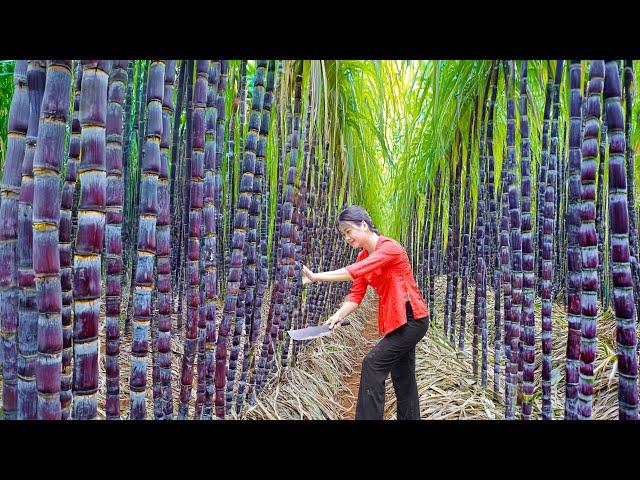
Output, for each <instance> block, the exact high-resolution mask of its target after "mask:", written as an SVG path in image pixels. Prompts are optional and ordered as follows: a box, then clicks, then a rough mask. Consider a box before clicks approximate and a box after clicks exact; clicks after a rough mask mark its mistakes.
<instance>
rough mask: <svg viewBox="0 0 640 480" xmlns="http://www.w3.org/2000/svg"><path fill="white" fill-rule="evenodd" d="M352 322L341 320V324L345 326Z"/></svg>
mask: <svg viewBox="0 0 640 480" xmlns="http://www.w3.org/2000/svg"><path fill="white" fill-rule="evenodd" d="M350 323H351V322H350V321H349V320H342V321H341V322H340V326H342V327H345V326H347V325H349V324H350Z"/></svg>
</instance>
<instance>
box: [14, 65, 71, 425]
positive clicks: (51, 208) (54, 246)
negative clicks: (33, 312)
mask: <svg viewBox="0 0 640 480" xmlns="http://www.w3.org/2000/svg"><path fill="white" fill-rule="evenodd" d="M70 93H71V60H49V61H48V62H47V80H46V84H45V88H44V94H43V97H42V110H41V115H40V125H39V127H38V139H37V142H36V153H35V156H34V158H33V176H34V180H33V181H34V190H33V269H34V271H35V276H36V299H37V305H38V333H37V339H38V363H37V365H36V387H37V389H38V419H39V420H60V419H61V418H62V410H61V405H60V382H61V378H60V377H61V373H62V288H61V285H60V253H59V247H58V241H59V232H58V225H59V221H60V203H59V199H60V178H59V175H60V167H61V165H62V157H63V151H64V133H65V129H66V125H67V116H68V114H69V102H70ZM7 166H8V165H5V171H6V168H7ZM52 199H55V201H52ZM2 204H3V206H4V201H3V203H2ZM3 218H5V217H4V216H3ZM2 305H3V307H4V306H5V302H2ZM5 379H6V377H5ZM5 381H6V380H5ZM5 398H6V397H5Z"/></svg>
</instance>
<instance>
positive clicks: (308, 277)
mask: <svg viewBox="0 0 640 480" xmlns="http://www.w3.org/2000/svg"><path fill="white" fill-rule="evenodd" d="M316 282H317V280H316V278H315V274H314V273H313V272H312V271H311V270H309V269H308V268H307V267H305V266H304V265H302V286H305V285H306V284H307V283H316Z"/></svg>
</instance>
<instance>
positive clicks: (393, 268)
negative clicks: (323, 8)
mask: <svg viewBox="0 0 640 480" xmlns="http://www.w3.org/2000/svg"><path fill="white" fill-rule="evenodd" d="M338 228H339V230H340V233H341V234H342V236H343V237H344V239H345V241H346V242H347V243H348V244H349V245H351V246H352V247H353V248H361V249H362V251H361V252H360V253H359V255H358V258H357V260H356V262H355V263H353V264H351V265H348V266H346V267H344V268H341V269H339V270H334V271H331V272H322V273H313V272H312V271H311V270H309V269H308V268H307V267H305V266H303V269H302V273H303V284H307V283H315V282H319V281H323V282H344V281H349V280H353V285H352V286H351V290H350V292H349V294H348V295H347V297H346V299H345V302H344V303H343V305H342V306H341V307H340V308H339V309H338V311H337V312H335V313H334V314H333V315H332V316H331V317H330V318H329V319H328V320H327V321H326V322H325V324H326V325H329V326H330V327H331V328H338V327H339V326H340V322H341V321H342V320H343V319H344V318H345V317H346V316H347V315H349V314H350V313H351V312H353V311H354V310H355V309H356V308H358V305H360V302H361V301H362V298H363V297H364V294H365V293H366V291H367V286H368V285H371V286H372V287H373V288H374V289H375V290H376V292H377V293H378V297H379V303H378V330H379V332H380V335H383V338H382V340H380V341H379V342H378V344H377V345H376V346H375V347H374V348H373V349H372V350H371V351H370V352H369V353H368V354H367V355H366V356H365V357H364V359H363V361H362V371H361V374H360V389H359V393H358V404H357V406H356V420H382V416H383V412H384V399H385V380H386V378H387V375H389V373H391V380H392V381H393V389H394V391H395V393H396V398H397V400H398V420H419V419H420V407H419V400H418V386H417V383H416V353H415V347H416V344H417V343H418V342H419V341H420V340H421V339H422V337H424V335H425V334H426V333H427V328H428V326H429V322H428V318H429V310H428V308H427V305H426V303H425V301H424V299H423V298H422V295H421V294H420V291H419V290H418V286H417V285H416V282H415V279H414V277H413V272H412V270H411V264H410V263H409V258H408V256H407V252H406V251H405V249H404V248H403V247H402V245H400V244H399V243H398V242H396V241H395V240H393V239H391V238H388V237H384V236H382V235H380V234H379V233H378V231H377V230H376V228H375V227H374V225H373V222H372V221H371V217H370V216H369V214H368V213H367V211H366V210H365V209H364V208H362V207H359V206H351V207H348V208H347V209H345V210H343V211H342V213H340V215H339V216H338Z"/></svg>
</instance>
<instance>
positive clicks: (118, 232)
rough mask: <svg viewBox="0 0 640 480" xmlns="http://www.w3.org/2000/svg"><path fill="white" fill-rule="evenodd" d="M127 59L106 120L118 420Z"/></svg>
mask: <svg viewBox="0 0 640 480" xmlns="http://www.w3.org/2000/svg"><path fill="white" fill-rule="evenodd" d="M127 63H128V62H127V60H116V61H115V62H114V64H113V68H112V70H111V73H110V76H109V98H108V104H107V121H106V142H107V143H106V148H107V150H106V160H105V162H106V163H105V165H106V171H107V183H106V195H107V199H106V227H105V244H106V263H107V285H106V295H105V296H106V305H105V307H106V310H105V311H106V320H105V322H106V323H105V330H106V336H107V338H106V342H105V346H106V352H105V353H106V358H105V369H106V374H107V402H106V413H107V419H108V420H118V419H119V418H120V366H119V356H120V303H121V301H120V300H121V299H120V296H121V287H120V284H121V281H120V280H121V274H122V253H123V250H122V220H123V214H122V206H123V203H122V202H123V195H124V185H123V183H122V174H123V162H122V129H123V126H122V113H123V104H124V101H125V96H126V90H127V82H128V77H127Z"/></svg>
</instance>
